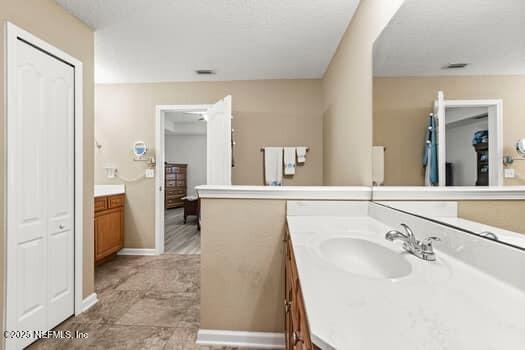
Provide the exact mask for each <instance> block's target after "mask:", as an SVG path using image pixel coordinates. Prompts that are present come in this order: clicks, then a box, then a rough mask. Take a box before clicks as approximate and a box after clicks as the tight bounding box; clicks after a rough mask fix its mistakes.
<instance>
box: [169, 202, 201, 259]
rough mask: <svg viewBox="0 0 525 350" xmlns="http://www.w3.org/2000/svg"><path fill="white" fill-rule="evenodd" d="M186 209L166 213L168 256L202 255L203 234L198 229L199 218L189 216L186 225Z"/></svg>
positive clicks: (171, 210)
mask: <svg viewBox="0 0 525 350" xmlns="http://www.w3.org/2000/svg"><path fill="white" fill-rule="evenodd" d="M183 214H184V209H183V208H175V209H169V210H166V211H165V216H164V252H165V253H167V254H200V252H201V233H200V231H199V230H198V229H197V217H196V216H189V217H188V220H187V222H186V224H184V216H183Z"/></svg>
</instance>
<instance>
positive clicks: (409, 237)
mask: <svg viewBox="0 0 525 350" xmlns="http://www.w3.org/2000/svg"><path fill="white" fill-rule="evenodd" d="M401 226H402V227H403V229H405V233H403V232H400V231H397V230H391V231H388V232H387V233H386V235H385V238H386V239H387V240H388V241H390V242H394V241H396V240H400V241H402V242H403V249H405V250H406V251H407V252H409V253H411V254H413V255H415V256H417V257H418V258H420V259H423V260H428V261H434V260H436V254H435V253H434V247H432V242H434V241H441V239H439V238H438V237H427V238H425V239H424V240H423V241H418V240H417V239H416V236H415V235H414V232H413V231H412V230H411V229H410V227H408V225H407V224H401Z"/></svg>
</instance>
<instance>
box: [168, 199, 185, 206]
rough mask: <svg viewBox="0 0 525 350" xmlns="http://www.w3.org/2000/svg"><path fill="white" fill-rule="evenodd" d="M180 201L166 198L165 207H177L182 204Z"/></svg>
mask: <svg viewBox="0 0 525 350" xmlns="http://www.w3.org/2000/svg"><path fill="white" fill-rule="evenodd" d="M182 203H183V202H182V199H180V198H166V205H167V206H170V205H177V204H182Z"/></svg>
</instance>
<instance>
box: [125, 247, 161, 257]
mask: <svg viewBox="0 0 525 350" xmlns="http://www.w3.org/2000/svg"><path fill="white" fill-rule="evenodd" d="M117 255H157V250H156V249H141V248H122V249H121V250H120V251H119V252H118V253H117Z"/></svg>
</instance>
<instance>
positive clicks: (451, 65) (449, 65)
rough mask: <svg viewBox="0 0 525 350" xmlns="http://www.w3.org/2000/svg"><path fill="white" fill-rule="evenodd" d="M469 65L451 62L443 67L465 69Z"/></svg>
mask: <svg viewBox="0 0 525 350" xmlns="http://www.w3.org/2000/svg"><path fill="white" fill-rule="evenodd" d="M467 66H468V63H449V64H447V65H446V66H445V67H443V69H463V68H465V67H467Z"/></svg>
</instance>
